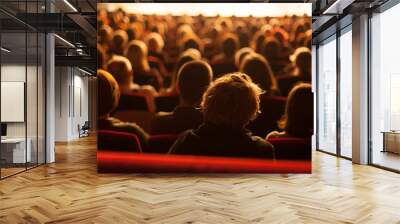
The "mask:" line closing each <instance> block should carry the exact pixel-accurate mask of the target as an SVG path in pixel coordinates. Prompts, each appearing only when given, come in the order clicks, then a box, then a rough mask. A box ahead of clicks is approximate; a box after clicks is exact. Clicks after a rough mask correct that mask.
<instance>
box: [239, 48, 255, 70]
mask: <svg viewBox="0 0 400 224" xmlns="http://www.w3.org/2000/svg"><path fill="white" fill-rule="evenodd" d="M250 53H254V50H253V49H252V48H250V47H244V48H241V49H240V50H238V51H237V52H236V53H235V65H236V68H237V69H239V68H240V64H241V63H242V61H243V59H244V58H245V57H246V56H247V55H248V54H250Z"/></svg>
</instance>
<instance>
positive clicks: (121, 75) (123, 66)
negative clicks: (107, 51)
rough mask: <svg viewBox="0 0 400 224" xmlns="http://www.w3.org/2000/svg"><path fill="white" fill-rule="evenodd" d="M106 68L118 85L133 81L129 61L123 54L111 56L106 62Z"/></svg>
mask: <svg viewBox="0 0 400 224" xmlns="http://www.w3.org/2000/svg"><path fill="white" fill-rule="evenodd" d="M106 69H107V71H108V72H109V73H111V75H113V76H114V78H115V80H117V82H118V83H119V84H120V85H125V84H128V83H130V82H132V81H133V80H132V75H133V72H132V66H131V63H130V62H129V60H128V59H127V58H125V57H123V56H113V57H112V58H111V60H110V61H109V62H108V63H107V65H106Z"/></svg>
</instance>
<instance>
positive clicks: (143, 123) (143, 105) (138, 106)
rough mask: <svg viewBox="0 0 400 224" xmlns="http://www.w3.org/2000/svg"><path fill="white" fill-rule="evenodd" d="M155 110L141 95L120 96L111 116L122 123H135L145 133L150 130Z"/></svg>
mask: <svg viewBox="0 0 400 224" xmlns="http://www.w3.org/2000/svg"><path fill="white" fill-rule="evenodd" d="M154 111H155V108H154V106H153V105H152V103H151V102H149V100H148V99H146V97H145V96H143V95H142V94H137V93H131V94H122V95H121V98H120V101H119V105H118V107H117V109H116V110H115V112H114V113H113V114H112V115H113V117H116V118H118V119H120V120H122V121H128V122H135V123H137V124H138V125H139V126H140V127H142V128H143V129H144V130H146V131H150V130H151V121H152V119H153V117H154Z"/></svg>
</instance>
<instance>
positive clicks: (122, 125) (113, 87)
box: [97, 69, 149, 146]
mask: <svg viewBox="0 0 400 224" xmlns="http://www.w3.org/2000/svg"><path fill="white" fill-rule="evenodd" d="M97 80H98V94H97V97H98V102H99V104H98V123H97V126H98V129H99V130H112V131H120V132H128V133H132V134H136V135H137V136H138V137H139V141H140V143H141V144H142V145H143V146H144V145H146V144H147V140H148V138H149V135H148V134H147V133H146V132H145V131H144V130H143V129H142V128H141V127H139V126H138V125H136V124H135V123H129V122H123V121H120V120H118V119H117V118H115V117H112V116H111V113H112V112H114V111H115V109H116V108H117V106H118V102H119V98H120V94H121V93H120V91H119V86H118V83H117V81H116V80H115V79H114V77H113V76H112V75H111V74H110V73H108V72H106V71H104V70H100V69H99V70H97Z"/></svg>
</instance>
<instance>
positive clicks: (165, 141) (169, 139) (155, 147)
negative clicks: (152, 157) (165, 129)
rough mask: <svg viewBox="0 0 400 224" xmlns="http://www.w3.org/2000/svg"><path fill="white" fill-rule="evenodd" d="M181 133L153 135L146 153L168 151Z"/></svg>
mask: <svg viewBox="0 0 400 224" xmlns="http://www.w3.org/2000/svg"><path fill="white" fill-rule="evenodd" d="M178 136H179V135H152V136H150V138H149V141H148V143H147V147H146V149H145V150H144V151H145V152H146V153H164V154H165V153H168V151H169V149H170V148H171V146H172V145H173V144H174V142H175V141H176V139H177V138H178Z"/></svg>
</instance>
